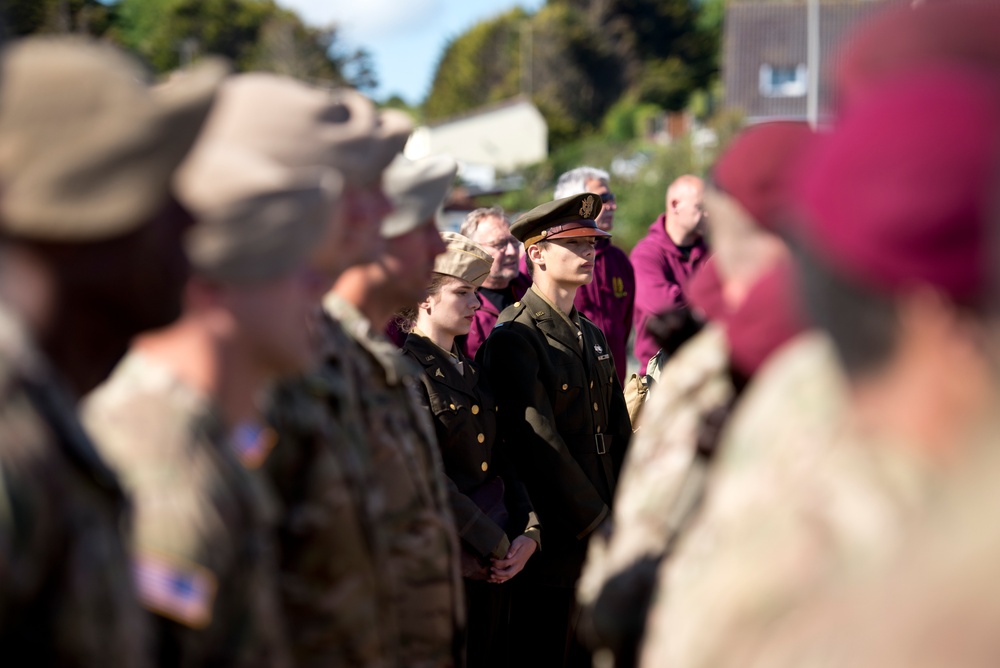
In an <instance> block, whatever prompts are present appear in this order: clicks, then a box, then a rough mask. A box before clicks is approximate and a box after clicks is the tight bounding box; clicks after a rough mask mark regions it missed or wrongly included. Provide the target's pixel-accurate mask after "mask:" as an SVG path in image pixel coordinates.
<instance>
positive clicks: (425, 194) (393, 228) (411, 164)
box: [381, 155, 458, 239]
mask: <svg viewBox="0 0 1000 668" xmlns="http://www.w3.org/2000/svg"><path fill="white" fill-rule="evenodd" d="M457 173H458V165H457V164H456V163H455V161H454V160H453V159H451V158H449V157H448V156H445V155H432V156H429V157H427V158H423V159H421V160H416V161H414V160H409V159H407V158H405V157H404V156H402V155H400V156H397V157H396V159H395V160H394V161H393V163H392V164H391V165H389V168H388V169H386V171H385V183H384V185H385V194H386V195H388V196H389V199H390V200H392V204H393V206H394V207H395V210H394V211H393V212H392V213H390V214H389V215H388V216H386V217H385V218H384V219H383V220H382V228H381V233H382V236H383V237H384V238H386V239H393V238H395V237H399V236H402V235H404V234H406V233H407V232H411V231H413V230H415V229H417V228H418V227H420V226H421V225H423V224H424V223H426V222H427V221H428V220H436V218H437V217H438V215H439V213H440V210H441V205H442V204H443V202H444V198H445V195H446V194H447V193H448V188H449V187H451V182H452V180H453V179H454V178H455V174H457Z"/></svg>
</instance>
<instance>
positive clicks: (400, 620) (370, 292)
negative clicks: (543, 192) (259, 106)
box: [323, 156, 465, 666]
mask: <svg viewBox="0 0 1000 668" xmlns="http://www.w3.org/2000/svg"><path fill="white" fill-rule="evenodd" d="M456 172H457V165H456V164H455V162H454V161H453V160H451V159H450V158H444V157H431V158H426V159H424V160H421V161H418V162H410V161H408V160H406V159H405V158H403V157H402V156H400V157H398V158H397V159H396V161H395V162H394V163H393V164H392V165H390V167H389V169H388V170H387V171H386V175H385V187H386V192H387V194H388V195H389V197H390V199H391V201H392V203H393V205H394V207H395V210H394V211H393V212H392V213H391V214H389V216H388V217H386V218H385V220H383V222H382V227H381V232H382V236H383V238H385V241H386V247H385V250H384V251H383V252H382V253H381V254H380V255H379V257H378V258H377V260H376V261H374V262H370V263H367V264H361V265H357V266H355V267H352V268H350V269H348V270H347V271H345V272H344V273H343V274H342V275H341V277H340V278H339V279H338V280H337V283H336V285H335V286H334V289H333V291H331V292H330V293H328V294H327V296H326V298H325V300H324V302H323V305H324V307H325V309H326V311H327V312H328V313H329V314H330V315H331V316H332V317H333V318H335V319H336V320H338V321H339V323H340V325H341V327H343V329H344V331H345V332H346V333H347V335H348V336H349V337H350V339H349V341H348V342H345V345H346V346H347V347H346V348H345V349H344V352H343V355H344V358H345V359H346V360H349V367H348V371H347V372H348V375H349V379H350V382H351V383H353V384H354V386H355V387H356V388H357V392H358V394H357V405H356V406H355V407H354V409H355V411H356V414H357V415H358V416H359V417H360V418H361V419H362V421H363V426H364V430H365V439H366V441H367V446H368V456H369V457H370V458H371V460H372V461H373V462H374V464H373V466H372V469H371V470H372V478H371V489H370V490H369V491H368V495H369V496H370V497H372V499H371V501H370V503H372V513H373V517H372V522H373V523H374V524H375V527H376V530H377V531H378V532H380V534H381V538H382V539H383V540H384V541H385V542H384V547H385V550H386V560H385V561H384V562H383V563H381V564H380V565H379V566H380V572H379V573H378V575H379V577H380V578H382V579H383V580H384V581H385V584H386V585H387V587H388V589H389V595H390V597H391V605H392V611H391V614H392V617H393V621H394V622H395V624H396V626H397V628H398V632H399V658H398V662H399V663H398V665H401V666H461V665H464V640H465V638H464V624H465V612H464V606H463V602H462V581H461V571H460V568H459V547H458V537H457V535H456V531H455V525H454V519H453V517H452V514H451V509H450V506H449V503H448V492H447V487H446V481H445V477H444V470H443V467H442V464H441V454H440V452H439V451H438V447H437V441H436V439H435V435H434V427H433V425H432V424H431V421H430V416H428V415H427V412H426V411H425V410H424V409H423V407H422V406H421V405H420V401H419V396H418V392H419V390H418V388H417V386H416V383H418V382H419V381H418V380H417V376H418V375H419V373H420V369H419V368H417V367H415V366H413V365H412V364H411V363H410V362H409V360H408V359H407V358H405V357H404V356H402V355H401V354H400V353H399V350H398V348H396V347H395V345H393V344H392V343H391V342H390V341H389V340H388V339H387V338H385V336H384V335H383V334H382V332H383V331H384V329H385V325H386V323H388V321H389V319H390V318H391V317H392V316H393V314H395V313H396V312H397V311H399V310H400V309H401V308H403V307H404V306H408V305H413V304H416V303H418V302H420V301H421V300H422V299H423V298H424V297H425V295H426V294H427V292H426V291H427V285H428V284H429V282H430V279H431V274H432V272H433V269H434V258H435V257H436V256H437V255H438V254H440V253H441V252H443V251H444V249H445V245H444V242H443V241H442V240H441V235H440V234H439V233H438V230H437V226H436V221H437V214H438V211H439V209H440V207H441V204H442V202H443V201H444V197H445V194H446V192H447V189H448V187H449V186H450V185H451V181H452V179H453V178H454V176H455V173H456Z"/></svg>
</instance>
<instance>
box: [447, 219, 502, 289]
mask: <svg viewBox="0 0 1000 668" xmlns="http://www.w3.org/2000/svg"><path fill="white" fill-rule="evenodd" d="M441 239H442V240H443V241H444V242H445V243H446V244H447V245H448V247H447V249H445V251H444V252H443V253H441V254H440V255H438V256H437V258H435V260H434V272H435V273H437V274H445V275H447V276H454V277H455V278H460V279H462V280H463V281H468V282H469V283H472V284H473V285H474V286H476V287H477V288H478V287H479V286H481V285H482V284H483V281H485V280H486V277H487V276H489V275H490V269H491V268H492V267H493V256H492V255H490V254H489V252H488V251H487V250H486V249H485V248H483V247H482V246H480V245H479V244H477V243H476V242H475V241H473V240H472V239H470V238H469V237H465V236H462V235H461V234H458V233H457V232H442V233H441Z"/></svg>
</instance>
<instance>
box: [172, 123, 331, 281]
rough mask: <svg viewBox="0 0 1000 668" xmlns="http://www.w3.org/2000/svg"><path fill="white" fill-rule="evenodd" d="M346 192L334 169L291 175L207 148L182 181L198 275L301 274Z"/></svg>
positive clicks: (258, 159) (237, 153)
mask: <svg viewBox="0 0 1000 668" xmlns="http://www.w3.org/2000/svg"><path fill="white" fill-rule="evenodd" d="M342 188H343V179H342V178H341V176H340V174H339V173H338V172H337V171H335V170H333V169H330V168H327V167H301V168H290V167H287V166H285V165H281V164H279V163H277V162H275V161H273V160H270V159H268V158H266V157H265V156H262V155H260V154H257V153H254V152H253V151H250V150H248V149H246V148H245V147H243V146H237V145H230V144H227V143H225V142H200V143H199V145H198V148H196V149H195V151H194V153H193V154H192V156H191V158H190V159H189V160H187V161H186V162H185V163H184V165H183V166H182V167H181V169H180V170H179V171H178V174H177V193H178V196H179V197H180V198H181V201H182V202H184V204H186V205H187V206H188V207H189V208H190V209H191V211H192V212H193V213H194V214H195V216H196V217H197V219H198V224H197V225H195V226H194V227H193V228H191V231H190V232H189V233H188V238H187V251H188V256H189V257H190V258H191V264H192V265H193V267H194V270H195V272H196V273H197V274H199V275H201V276H205V277H207V278H211V279H214V280H218V281H223V282H226V283H248V282H257V281H265V280H268V279H271V278H277V277H280V276H283V275H285V274H287V273H289V272H290V271H293V270H294V269H296V268H297V267H299V266H301V265H302V264H303V263H304V261H305V260H306V258H307V257H308V255H309V254H310V253H311V252H312V250H313V248H314V247H315V245H316V243H317V242H319V240H320V239H321V238H322V236H323V235H324V233H325V232H326V229H327V226H328V225H329V223H330V220H331V218H332V216H333V215H334V213H335V211H336V208H337V205H338V201H339V200H338V198H339V196H340V193H341V190H342Z"/></svg>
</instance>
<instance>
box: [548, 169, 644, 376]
mask: <svg viewBox="0 0 1000 668" xmlns="http://www.w3.org/2000/svg"><path fill="white" fill-rule="evenodd" d="M609 179H610V176H609V175H608V173H607V172H605V171H604V170H603V169H595V168H594V167H577V168H576V169H573V170H570V171H568V172H566V173H565V174H563V175H562V176H560V177H559V180H558V181H557V182H556V190H555V193H554V194H553V198H554V199H562V198H563V197H569V196H570V195H579V194H581V193H594V194H595V195H598V196H599V197H600V198H601V213H600V214H598V216H597V218H595V219H594V223H595V224H596V225H597V228H598V229H600V230H604V231H605V232H611V230H612V229H614V226H615V211H617V210H618V204H617V202H616V201H615V194H614V193H613V192H611V188H610V187H609V186H608V180H609ZM594 252H595V255H594V280H593V281H591V282H590V283H588V284H587V285H582V286H580V289H579V290H577V291H576V300H575V302H574V305H575V306H576V309H577V310H578V311H579V312H580V313H582V314H583V315H585V316H587V318H589V319H590V321H591V322H593V323H594V324H595V325H597V326H598V327H599V328H600V329H601V331H602V332H603V333H604V337H605V338H606V339H607V340H608V345H609V346H611V359H613V360H614V362H615V371H617V372H618V382H619V383H621V384H622V385H623V386H624V384H625V372H626V370H627V368H628V359H627V353H626V351H627V350H628V337H629V335H630V334H631V333H632V311H633V308H634V306H635V272H634V271H633V270H632V263H631V262H629V259H628V255H626V254H625V251H623V250H622V249H620V248H618V247H617V246H614V245H612V243H611V237H601V238H600V239H598V240H597V246H596V247H595V249H594Z"/></svg>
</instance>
